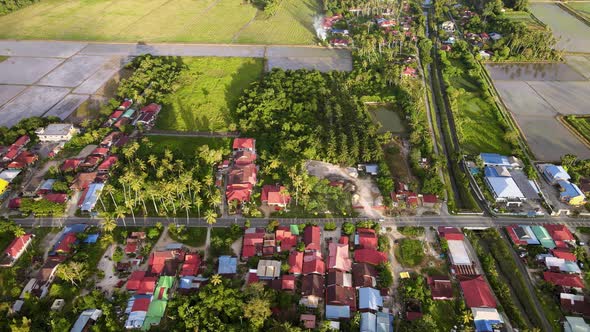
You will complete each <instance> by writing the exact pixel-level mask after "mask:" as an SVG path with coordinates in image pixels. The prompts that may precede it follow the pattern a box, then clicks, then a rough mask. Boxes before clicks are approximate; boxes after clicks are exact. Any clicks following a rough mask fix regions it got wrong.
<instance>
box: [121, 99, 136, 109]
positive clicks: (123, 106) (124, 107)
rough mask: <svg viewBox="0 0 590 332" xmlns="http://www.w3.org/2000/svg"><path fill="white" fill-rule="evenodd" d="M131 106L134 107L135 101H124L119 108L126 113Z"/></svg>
mask: <svg viewBox="0 0 590 332" xmlns="http://www.w3.org/2000/svg"><path fill="white" fill-rule="evenodd" d="M131 105H133V100H131V99H125V101H123V102H122V103H121V105H120V106H119V109H121V110H125V111H126V110H127V109H129V107H131Z"/></svg>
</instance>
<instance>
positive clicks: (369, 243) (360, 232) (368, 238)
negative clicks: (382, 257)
mask: <svg viewBox="0 0 590 332" xmlns="http://www.w3.org/2000/svg"><path fill="white" fill-rule="evenodd" d="M356 232H357V236H358V241H357V243H356V244H357V245H358V246H359V247H360V248H362V249H373V250H375V249H377V243H378V241H377V234H375V230H374V229H371V228H358V229H357V230H356Z"/></svg>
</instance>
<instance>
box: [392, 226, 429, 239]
mask: <svg viewBox="0 0 590 332" xmlns="http://www.w3.org/2000/svg"><path fill="white" fill-rule="evenodd" d="M397 231H398V232H400V233H401V234H402V235H405V236H409V237H417V236H422V235H424V227H417V226H402V227H398V228H397Z"/></svg>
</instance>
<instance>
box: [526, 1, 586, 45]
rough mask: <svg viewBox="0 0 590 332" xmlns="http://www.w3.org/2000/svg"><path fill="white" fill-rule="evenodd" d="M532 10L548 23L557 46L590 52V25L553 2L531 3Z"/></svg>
mask: <svg viewBox="0 0 590 332" xmlns="http://www.w3.org/2000/svg"><path fill="white" fill-rule="evenodd" d="M530 9H531V12H532V13H533V14H534V15H535V16H536V17H537V18H538V19H539V20H541V21H542V22H543V23H545V24H547V25H548V26H549V27H550V28H551V30H552V31H553V33H554V34H555V37H557V38H558V42H557V47H558V48H560V49H563V50H565V51H570V52H590V27H589V26H587V25H586V24H584V23H583V22H581V21H580V20H578V19H577V18H575V17H574V16H572V15H570V14H569V13H567V12H566V11H565V10H563V9H561V8H559V6H557V5H555V4H552V3H531V4H530Z"/></svg>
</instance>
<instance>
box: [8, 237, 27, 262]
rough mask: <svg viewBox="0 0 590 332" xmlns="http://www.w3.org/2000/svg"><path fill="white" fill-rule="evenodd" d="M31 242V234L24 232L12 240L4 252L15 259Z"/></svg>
mask: <svg viewBox="0 0 590 332" xmlns="http://www.w3.org/2000/svg"><path fill="white" fill-rule="evenodd" d="M31 242H33V234H25V235H23V236H19V237H17V238H15V239H14V240H12V242H11V243H10V245H9V246H8V248H6V250H4V253H5V254H6V255H7V256H8V257H10V258H11V259H12V260H13V261H14V260H17V259H18V258H19V257H20V256H21V255H22V254H23V252H24V251H25V249H26V248H27V247H28V246H29V244H31Z"/></svg>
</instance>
